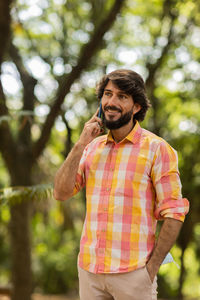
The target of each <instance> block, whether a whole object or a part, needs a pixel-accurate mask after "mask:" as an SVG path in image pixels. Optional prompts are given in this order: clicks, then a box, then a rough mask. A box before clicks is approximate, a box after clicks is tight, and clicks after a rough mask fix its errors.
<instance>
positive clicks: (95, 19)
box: [0, 0, 125, 300]
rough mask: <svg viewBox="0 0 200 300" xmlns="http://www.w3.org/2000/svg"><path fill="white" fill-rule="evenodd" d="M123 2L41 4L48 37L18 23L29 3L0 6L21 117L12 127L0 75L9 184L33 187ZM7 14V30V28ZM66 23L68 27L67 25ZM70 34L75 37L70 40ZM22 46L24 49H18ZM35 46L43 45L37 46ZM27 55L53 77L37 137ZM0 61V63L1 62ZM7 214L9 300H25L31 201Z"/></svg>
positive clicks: (1, 52)
mask: <svg viewBox="0 0 200 300" xmlns="http://www.w3.org/2000/svg"><path fill="white" fill-rule="evenodd" d="M124 2H125V1H124V0H118V1H100V3H99V5H100V6H101V7H100V6H98V5H97V4H96V3H95V1H85V2H84V3H79V1H67V2H66V1H60V2H58V1H49V2H47V1H41V2H40V5H39V9H40V10H41V12H42V16H40V18H39V19H40V20H39V22H40V24H43V25H46V28H47V27H48V24H49V26H50V27H51V28H52V30H51V32H50V34H47V35H46V36H45V34H44V33H42V31H41V33H40V34H37V33H35V32H34V29H35V28H34V26H33V27H31V26H32V25H33V21H35V20H29V22H23V21H22V20H21V19H23V17H22V16H21V19H20V13H21V15H22V14H23V12H24V13H25V11H26V9H28V8H29V5H28V1H27V2H26V1H17V2H16V3H14V4H13V6H12V11H11V6H10V4H11V1H7V2H5V1H1V2H0V5H1V6H0V8H2V9H1V16H2V18H1V24H0V39H1V40H0V45H1V47H0V63H1V65H2V68H3V67H4V66H5V65H6V64H5V63H6V62H9V63H11V62H12V63H13V68H15V72H16V74H17V77H18V81H19V82H20V84H21V88H20V92H19V93H18V95H17V97H18V101H19V102H20V108H21V110H22V113H21V115H20V114H19V110H18V111H17V113H18V114H17V116H18V118H17V121H16V122H15V124H14V126H13V124H10V122H8V120H9V117H10V116H12V115H13V114H12V113H13V112H12V109H10V105H9V103H8V102H9V99H8V98H9V97H8V95H7V93H5V91H4V89H3V86H2V76H1V81H0V99H1V102H0V117H1V123H0V140H1V143H0V151H1V154H2V157H3V159H4V162H5V165H6V167H7V169H8V172H9V174H10V183H11V185H12V186H30V185H31V184H32V170H33V167H34V166H35V165H36V164H37V160H38V158H39V157H40V156H41V154H42V152H43V151H44V149H45V147H46V145H47V143H48V141H49V138H50V135H51V130H52V128H53V126H54V124H55V121H56V118H57V117H58V115H59V114H60V112H61V110H62V104H63V102H64V100H65V98H66V95H67V94H68V92H69V91H70V88H71V87H72V85H73V84H74V82H75V81H76V80H77V79H79V78H80V76H81V74H82V73H83V71H84V70H86V69H87V68H88V67H89V65H90V63H91V60H92V59H93V57H94V55H95V54H96V52H97V50H98V49H99V48H100V47H102V44H103V42H104V43H105V40H104V39H103V37H104V35H105V33H106V32H107V31H108V30H109V29H110V28H111V26H112V25H113V23H114V21H115V19H116V16H117V15H118V13H119V12H120V10H121V8H122V6H123V4H124ZM56 3H61V4H60V5H59V4H56ZM99 8H101V12H102V13H101V14H99ZM47 12H48V13H49V14H48V13H47ZM55 12H56V13H55ZM39 15H40V14H39ZM11 16H12V26H10V20H11ZM50 19H51V20H50ZM70 22H71V24H73V25H70ZM26 26H27V27H26ZM58 26H60V27H61V28H62V31H59V32H57V28H58ZM10 29H12V30H10ZM37 29H38V28H37ZM9 31H11V34H10V36H9V35H8V32H9ZM71 33H73V35H74V42H73V38H71ZM20 35H21V36H20ZM84 37H85V38H84ZM25 40H26V44H25ZM21 42H22V43H23V46H24V49H23V48H20V47H19V44H20V43H21ZM40 43H41V44H43V46H44V45H45V47H43V48H42V47H41V44H40ZM73 46H74V48H73ZM47 47H48V48H47ZM70 47H71V49H70ZM24 53H25V54H26V55H24ZM31 56H32V57H34V56H37V57H38V56H39V57H40V59H41V60H43V62H45V63H46V64H48V66H49V69H50V72H49V73H50V76H52V77H53V78H54V82H56V85H57V88H56V90H55V91H54V94H53V97H51V98H50V99H48V100H47V105H49V113H48V114H47V116H46V119H45V120H44V122H43V123H42V124H40V126H41V127H40V129H39V136H38V137H37V138H36V137H35V135H34V132H33V131H34V124H35V123H37V120H36V118H35V117H34V110H35V108H36V107H37V105H38V103H39V102H40V100H39V99H38V97H37V95H36V93H35V89H36V86H37V83H38V81H37V79H36V78H34V76H33V75H32V74H31V72H30V71H29V69H28V67H27V64H26V63H27V61H26V60H28V58H30V57H31ZM56 59H57V61H58V59H60V60H62V62H63V65H65V67H66V71H64V72H63V74H62V75H60V76H56V74H55V71H54V66H55V62H56ZM2 62H4V63H3V64H2ZM10 99H11V98H10ZM11 100H12V101H13V102H14V103H15V101H16V99H11ZM11 107H12V105H11ZM38 128H39V126H38ZM10 211H11V223H10V232H11V249H12V266H13V267H12V276H13V278H12V281H13V295H12V299H13V300H18V299H20V300H23V299H24V300H28V299H30V297H31V296H30V295H31V292H32V278H31V277H32V276H31V257H30V253H31V252H30V247H31V246H30V245H31V242H30V233H29V220H30V216H29V214H30V202H29V201H22V202H21V203H18V204H15V205H12V206H11V207H10Z"/></svg>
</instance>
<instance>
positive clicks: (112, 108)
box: [105, 106, 121, 113]
mask: <svg viewBox="0 0 200 300" xmlns="http://www.w3.org/2000/svg"><path fill="white" fill-rule="evenodd" d="M106 111H107V112H108V113H121V109H119V108H117V107H110V106H107V107H105V112H106Z"/></svg>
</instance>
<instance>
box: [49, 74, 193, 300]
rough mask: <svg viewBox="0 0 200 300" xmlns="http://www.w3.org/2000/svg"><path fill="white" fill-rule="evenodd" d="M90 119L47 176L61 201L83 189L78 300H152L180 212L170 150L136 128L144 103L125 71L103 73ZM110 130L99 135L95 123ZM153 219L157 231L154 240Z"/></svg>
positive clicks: (140, 87) (184, 205) (139, 83)
mask: <svg viewBox="0 0 200 300" xmlns="http://www.w3.org/2000/svg"><path fill="white" fill-rule="evenodd" d="M97 95H98V98H99V99H101V103H102V112H103V122H102V120H101V119H100V118H98V116H97V114H98V111H97V112H96V114H95V115H94V116H93V117H92V118H91V119H90V120H89V121H88V122H87V123H86V124H85V126H84V129H83V131H82V133H81V136H80V138H79V140H78V142H77V143H76V144H75V146H74V147H73V149H72V151H71V152H70V154H69V155H68V157H67V159H66V160H65V162H64V163H63V165H62V166H61V168H60V169H59V170H58V172H57V174H56V177H55V186H54V196H55V198H56V199H58V200H66V199H68V198H69V197H71V196H72V195H74V194H76V193H77V192H78V191H80V189H81V188H83V187H84V186H86V198H87V211H86V218H85V223H84V227H83V232H82V237H81V243H80V253H79V259H78V270H79V286H80V299H81V300H94V299H99V300H104V299H105V300H106V299H115V300H150V299H157V295H156V294H157V293H156V274H157V272H158V270H159V267H160V265H161V263H162V261H163V259H164V258H165V256H166V254H167V253H168V251H169V250H170V249H171V247H172V245H173V244H174V243H175V241H176V238H177V236H178V234H179V231H180V229H181V226H182V222H183V221H184V217H185V215H186V213H187V212H188V207H189V205H188V200H187V199H184V198H182V195H181V183H180V179H179V172H178V162H177V155H176V151H175V150H174V149H173V148H172V147H171V146H170V145H169V144H168V143H167V142H166V141H164V140H163V139H162V138H160V137H158V136H156V135H155V134H153V133H151V132H149V131H147V130H145V129H143V128H141V127H140V125H139V122H138V121H142V120H143V119H144V117H145V114H146V111H147V110H148V108H149V106H150V104H149V100H148V99H147V96H146V92H145V86H144V81H143V79H142V78H141V76H140V75H139V74H137V73H136V72H133V71H131V70H124V69H121V70H116V71H114V72H111V73H110V74H108V75H105V76H104V77H103V78H102V80H101V81H100V83H99V85H98V86H97ZM103 124H104V125H105V126H106V127H107V128H108V129H109V130H110V131H109V132H108V134H107V135H102V136H99V135H100V133H101V128H102V125H103ZM157 220H163V225H162V227H161V231H160V234H159V237H158V239H157V241H155V231H156V223H157Z"/></svg>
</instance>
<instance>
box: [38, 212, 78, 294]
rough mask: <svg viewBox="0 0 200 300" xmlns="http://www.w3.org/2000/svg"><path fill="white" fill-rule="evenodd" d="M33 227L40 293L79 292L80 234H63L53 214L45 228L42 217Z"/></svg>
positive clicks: (39, 216)
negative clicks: (70, 290) (76, 290)
mask: <svg viewBox="0 0 200 300" xmlns="http://www.w3.org/2000/svg"><path fill="white" fill-rule="evenodd" d="M54 209H55V208H54ZM54 212H55V211H54ZM57 213H58V212H57ZM32 223H33V236H34V241H33V243H34V245H33V249H32V256H33V270H34V282H35V286H36V290H37V289H39V290H42V291H43V292H44V293H47V294H50V293H52V294H54V293H61V294H62V293H66V291H68V290H69V289H74V288H77V268H76V265H77V255H78V249H79V238H80V237H79V234H78V233H77V232H74V231H64V232H63V231H62V230H61V225H60V224H59V223H58V222H56V220H55V219H54V217H53V215H52V211H51V217H50V218H49V222H48V224H44V222H43V219H42V215H41V214H39V213H37V214H36V215H35V216H34V218H33V220H32Z"/></svg>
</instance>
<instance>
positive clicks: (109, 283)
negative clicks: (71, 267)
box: [78, 267, 157, 300]
mask: <svg viewBox="0 0 200 300" xmlns="http://www.w3.org/2000/svg"><path fill="white" fill-rule="evenodd" d="M78 274H79V294H80V300H95V299H97V300H156V299H157V291H156V289H157V278H155V279H154V282H153V283H152V282H151V279H150V277H149V274H148V272H147V269H146V267H143V268H140V269H137V270H135V271H132V272H128V273H118V274H93V273H90V272H87V271H85V270H83V269H81V268H80V267H78Z"/></svg>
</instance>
